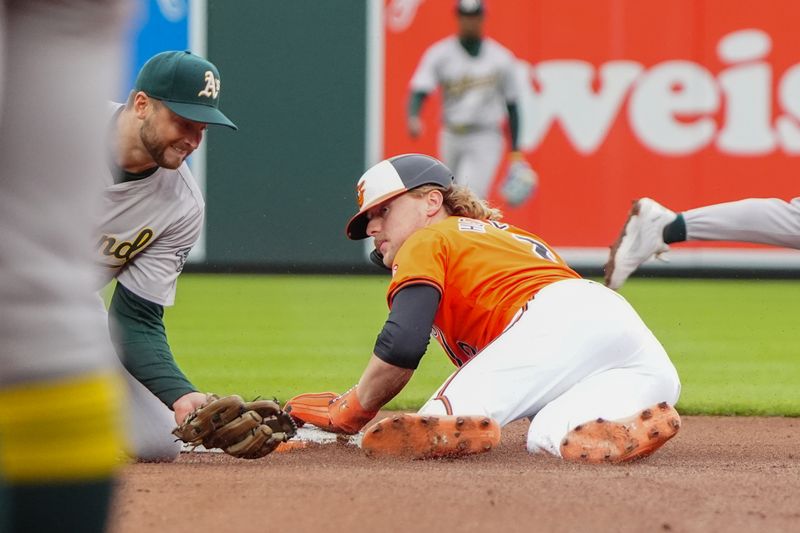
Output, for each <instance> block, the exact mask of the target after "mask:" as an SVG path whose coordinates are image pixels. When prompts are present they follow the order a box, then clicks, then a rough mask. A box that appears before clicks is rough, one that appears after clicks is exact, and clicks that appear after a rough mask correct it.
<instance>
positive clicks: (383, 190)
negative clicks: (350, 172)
mask: <svg viewBox="0 0 800 533" xmlns="http://www.w3.org/2000/svg"><path fill="white" fill-rule="evenodd" d="M422 185H439V186H440V187H444V188H445V189H449V188H450V186H451V185H453V173H452V172H451V171H450V169H449V168H447V167H446V166H445V165H444V163H442V162H441V161H439V160H438V159H436V158H433V157H431V156H428V155H423V154H403V155H398V156H395V157H392V158H390V159H386V160H384V161H381V162H380V163H378V164H377V165H375V166H374V167H372V168H370V169H369V170H367V171H366V172H364V174H363V175H362V176H361V179H359V180H358V183H357V184H356V195H357V198H358V207H359V210H358V213H356V214H355V215H354V216H353V217H352V218H351V219H350V222H348V223H347V228H346V231H347V237H348V238H350V239H353V240H359V239H366V238H367V222H368V220H367V211H369V210H370V209H372V208H373V207H376V206H378V205H380V204H382V203H384V202H388V201H389V200H391V199H393V198H395V197H397V196H400V195H401V194H403V193H406V192H408V191H410V190H411V189H416V188H417V187H421V186H422Z"/></svg>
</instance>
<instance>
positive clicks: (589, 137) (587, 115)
mask: <svg viewBox="0 0 800 533" xmlns="http://www.w3.org/2000/svg"><path fill="white" fill-rule="evenodd" d="M641 71H642V66H641V65H639V64H638V63H634V62H633V61H610V62H608V63H605V64H604V65H603V66H602V67H600V89H599V91H598V92H597V93H595V92H593V91H592V81H593V79H594V77H595V69H594V67H593V66H592V65H591V64H590V63H586V62H583V61H544V62H542V63H539V65H537V66H534V67H531V68H530V77H531V80H532V81H534V82H535V83H537V84H538V85H539V86H540V87H541V88H542V89H541V91H540V92H539V93H534V94H533V95H531V99H530V105H531V106H532V110H531V111H532V113H529V114H528V115H527V117H528V120H531V121H532V124H531V125H530V126H529V128H530V129H529V130H528V131H529V132H530V136H531V138H530V139H527V141H528V142H532V143H534V144H539V143H540V142H541V140H542V138H543V137H544V136H545V134H546V133H547V132H548V130H549V129H550V127H551V126H552V125H553V122H555V121H556V120H558V121H559V122H560V123H561V126H562V128H563V130H564V134H565V135H566V136H567V137H568V138H569V140H570V142H571V143H572V144H573V145H574V146H575V149H576V150H578V151H579V152H581V153H592V152H594V151H595V150H597V148H598V147H599V146H600V144H602V142H603V141H604V140H605V137H606V135H607V133H608V130H609V128H610V127H611V124H612V123H613V122H614V117H615V116H616V115H617V114H618V113H619V109H620V106H621V105H622V102H623V101H624V99H625V95H626V94H627V92H628V88H629V87H630V86H631V84H632V83H633V81H634V80H635V79H636V76H638V75H639V73H640V72H641Z"/></svg>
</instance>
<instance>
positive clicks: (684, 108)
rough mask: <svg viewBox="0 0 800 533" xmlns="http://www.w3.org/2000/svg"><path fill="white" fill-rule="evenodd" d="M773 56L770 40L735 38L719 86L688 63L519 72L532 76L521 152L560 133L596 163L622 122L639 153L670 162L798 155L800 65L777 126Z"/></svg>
mask: <svg viewBox="0 0 800 533" xmlns="http://www.w3.org/2000/svg"><path fill="white" fill-rule="evenodd" d="M771 50H772V39H771V38H770V36H769V35H768V34H767V33H766V32H764V31H761V30H758V29H745V30H739V31H735V32H731V33H729V34H727V35H725V36H724V37H723V38H722V39H720V41H719V43H718V46H717V55H718V57H719V59H720V61H721V62H722V63H723V64H724V65H726V68H725V69H724V70H722V71H721V72H719V73H718V74H717V75H716V77H715V76H714V74H713V73H712V72H710V71H709V70H708V69H707V68H706V67H705V66H703V65H701V64H698V63H696V62H693V61H685V60H670V61H664V62H661V63H657V64H655V65H653V66H652V67H650V68H647V69H646V68H645V67H644V65H642V64H640V63H637V62H634V61H620V60H615V61H609V62H606V63H603V64H602V65H600V66H599V67H595V66H594V65H592V64H590V63H587V62H584V61H578V60H547V61H542V62H539V63H537V64H535V65H528V64H526V63H524V62H521V64H522V65H523V67H521V68H524V69H526V72H527V77H525V82H524V83H523V91H522V95H521V98H520V106H521V109H522V113H523V121H522V126H523V129H522V131H521V132H520V133H521V136H520V141H521V144H522V147H523V148H524V149H526V150H533V149H536V148H537V147H538V146H539V145H540V144H541V143H542V142H543V140H544V139H545V138H546V137H547V135H548V134H549V132H550V131H551V129H552V128H553V126H554V125H556V123H557V124H558V125H559V126H560V128H561V129H562V131H563V132H564V134H565V136H566V137H567V139H568V140H569V142H570V144H571V145H572V146H573V147H574V148H575V150H576V151H577V152H579V153H581V154H591V153H594V152H595V151H597V150H598V149H599V148H600V146H601V145H602V144H603V142H604V141H605V139H606V137H607V135H608V132H609V131H610V129H611V128H612V126H613V125H614V123H615V121H616V120H618V119H620V118H621V117H624V118H627V120H628V122H629V125H630V127H631V131H632V132H633V134H634V135H635V136H636V138H637V139H638V140H639V141H640V142H641V143H642V145H644V146H645V147H647V148H648V149H650V150H652V151H655V152H658V153H662V154H665V155H671V156H685V155H689V154H692V153H695V152H697V151H699V150H702V149H705V148H707V147H709V146H713V147H715V148H716V149H717V150H719V151H720V152H722V153H727V154H732V155H739V156H754V155H763V154H767V153H770V152H774V151H775V150H783V151H785V152H786V153H789V154H800V64H797V65H794V66H792V67H790V68H789V69H787V70H786V71H785V72H784V73H783V75H782V77H780V79H779V80H778V90H777V95H778V96H777V102H776V104H777V106H778V110H779V113H777V115H776V118H775V119H774V120H773V118H772V117H773V98H772V84H773V75H774V73H773V66H772V65H771V64H770V63H768V62H767V57H768V55H769V53H770V52H771ZM595 81H596V82H597V83H596V87H594V86H593V84H594V82H595ZM626 104H627V113H623V112H622V108H623V107H626ZM720 111H722V115H721V116H720V117H719V118H717V117H718V114H719V113H720Z"/></svg>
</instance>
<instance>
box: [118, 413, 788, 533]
mask: <svg viewBox="0 0 800 533" xmlns="http://www.w3.org/2000/svg"><path fill="white" fill-rule="evenodd" d="M527 429H528V423H527V422H524V421H523V422H515V423H514V424H511V425H509V426H507V427H506V428H505V429H504V432H503V442H502V443H501V445H500V446H499V447H498V448H497V449H495V450H494V451H492V452H491V453H488V454H484V455H480V456H473V457H469V458H463V459H451V460H436V461H412V462H402V461H377V460H372V459H368V458H366V457H365V456H363V455H362V454H361V452H360V450H358V449H356V448H353V447H351V446H346V445H343V444H333V445H327V446H317V447H311V448H307V449H302V450H296V451H292V452H289V453H273V454H271V455H269V456H267V457H265V458H264V459H260V460H256V461H240V460H236V459H232V458H229V457H227V456H225V455H222V454H215V453H204V454H200V453H186V454H182V456H181V458H180V459H179V461H178V462H176V463H174V464H134V465H129V466H127V467H126V468H125V470H124V472H123V475H122V476H121V481H120V485H119V490H118V492H117V495H116V501H115V505H114V510H113V516H112V520H111V531H112V532H114V533H134V532H135V533H140V532H143V531H154V532H155V531H157V532H164V533H183V532H185V533H204V532H214V533H223V532H236V533H249V532H273V531H274V532H278V531H285V532H292V533H294V532H307V531H308V532H348V533H353V532H361V531H364V532H367V531H368V532H381V533H393V532H398V533H399V532H403V533H406V532H413V531H431V532H437V533H440V532H450V531H458V532H471V531H492V532H500V533H506V532H516V531H525V532H530V531H615V532H625V531H631V532H634V531H635V532H640V531H698V532H700V531H702V532H712V531H757V532H759V533H765V532H768V531H769V532H772V531H795V532H796V531H800V419H792V418H724V417H684V418H683V428H682V429H681V432H680V433H679V434H678V436H677V437H675V438H674V439H673V440H672V441H670V442H669V443H667V444H666V445H665V446H664V448H662V449H661V450H659V451H658V452H657V453H656V454H655V455H653V456H651V457H649V458H647V459H645V460H642V461H640V462H637V463H633V464H627V465H616V466H614V465H611V466H585V465H574V464H568V463H564V462H563V461H560V460H557V459H554V458H552V457H545V456H538V455H537V456H531V455H529V454H528V453H527V452H526V451H525V436H526V432H527Z"/></svg>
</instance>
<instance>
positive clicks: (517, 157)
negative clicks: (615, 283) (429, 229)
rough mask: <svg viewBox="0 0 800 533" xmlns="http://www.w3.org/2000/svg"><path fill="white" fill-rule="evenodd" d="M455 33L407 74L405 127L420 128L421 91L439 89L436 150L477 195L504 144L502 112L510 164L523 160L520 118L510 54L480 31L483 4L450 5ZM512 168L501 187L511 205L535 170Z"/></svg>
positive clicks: (414, 132) (485, 191)
mask: <svg viewBox="0 0 800 533" xmlns="http://www.w3.org/2000/svg"><path fill="white" fill-rule="evenodd" d="M456 12H457V14H458V34H457V35H453V36H450V37H447V38H445V39H443V40H441V41H438V42H436V43H434V44H433V45H432V46H431V47H430V48H428V50H426V51H425V53H424V54H423V56H422V59H421V60H420V62H419V65H418V66H417V68H416V71H415V72H414V75H413V77H412V78H411V83H410V90H411V96H410V99H409V102H408V131H409V134H410V135H411V136H412V137H418V136H419V135H420V134H421V132H422V121H421V120H420V117H419V114H420V109H421V107H422V104H423V102H424V101H425V99H426V98H427V96H428V95H429V94H430V93H432V92H433V91H434V90H436V89H437V87H440V88H441V94H442V100H443V109H442V120H443V127H442V129H441V132H440V134H439V153H440V155H441V158H442V160H443V161H444V163H445V164H447V166H449V167H450V168H452V169H453V170H454V171H455V173H456V177H457V178H456V179H457V180H458V183H459V184H462V185H467V186H468V187H469V188H470V189H472V190H473V191H475V193H476V194H477V195H478V196H480V197H481V198H486V197H487V196H488V195H489V190H490V187H491V185H492V179H493V178H494V176H495V173H496V172H497V169H498V166H499V165H500V161H501V159H502V156H503V153H504V150H505V146H504V141H503V133H502V125H503V122H504V120H505V119H506V116H507V117H508V126H509V132H510V136H511V156H510V157H511V161H512V163H515V162H519V163H522V162H524V157H523V155H522V153H521V152H519V148H518V145H517V137H518V132H519V128H520V117H519V112H518V110H517V92H518V91H517V86H516V84H515V82H514V55H513V54H512V53H511V52H510V51H509V50H508V49H507V48H505V47H504V46H503V45H501V44H500V43H498V42H497V41H495V40H494V39H490V38H488V37H484V36H483V17H484V5H483V2H482V1H481V0H460V1H458V2H457V5H456ZM525 166H526V167H527V168H526V169H525V170H526V172H512V173H510V174H509V177H514V179H513V181H512V182H509V183H507V184H505V186H504V187H503V189H502V192H503V194H504V195H505V197H506V199H507V200H508V201H509V202H510V203H511V204H513V205H517V204H521V203H522V202H524V201H525V199H527V197H528V195H529V194H530V193H531V192H532V189H533V186H534V182H533V180H534V179H535V174H533V172H532V171H530V167H528V166H527V163H525Z"/></svg>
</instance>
